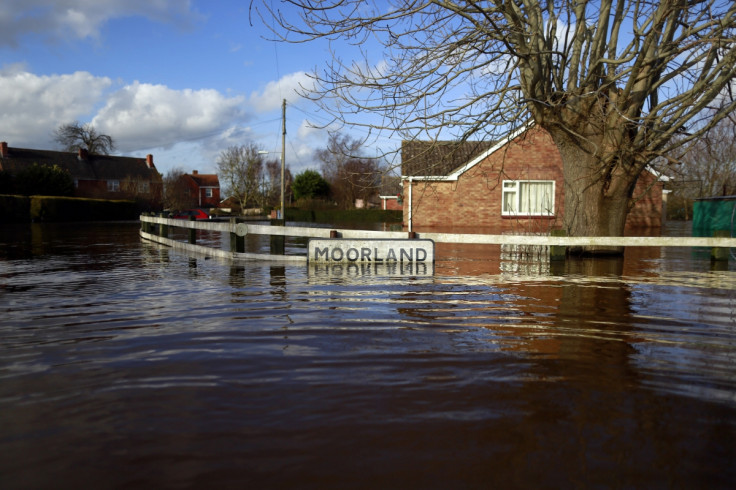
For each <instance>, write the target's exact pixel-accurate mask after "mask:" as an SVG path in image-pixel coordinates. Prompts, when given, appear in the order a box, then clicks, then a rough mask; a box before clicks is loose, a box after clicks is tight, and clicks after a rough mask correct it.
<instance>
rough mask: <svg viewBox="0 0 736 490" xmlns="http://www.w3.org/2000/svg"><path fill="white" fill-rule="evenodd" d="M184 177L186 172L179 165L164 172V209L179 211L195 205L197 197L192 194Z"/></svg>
mask: <svg viewBox="0 0 736 490" xmlns="http://www.w3.org/2000/svg"><path fill="white" fill-rule="evenodd" d="M186 178H187V177H186V173H185V172H184V170H182V169H181V168H179V167H176V168H172V169H171V170H169V171H168V172H167V173H166V175H165V176H164V178H163V181H164V194H163V204H164V209H169V210H172V211H181V210H183V209H187V208H193V207H195V206H196V205H197V198H196V196H193V195H192V193H191V190H190V187H189V186H188V185H187V183H186V181H185V179H186Z"/></svg>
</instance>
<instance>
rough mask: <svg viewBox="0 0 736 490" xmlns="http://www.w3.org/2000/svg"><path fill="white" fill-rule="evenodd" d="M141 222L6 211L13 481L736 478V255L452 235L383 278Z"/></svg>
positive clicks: (2, 456) (635, 484) (4, 421)
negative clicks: (424, 268)
mask: <svg viewBox="0 0 736 490" xmlns="http://www.w3.org/2000/svg"><path fill="white" fill-rule="evenodd" d="M138 230H139V225H138V224H137V223H98V224H84V223H82V224H77V223H75V224H57V225H40V224H35V225H2V228H0V487H2V488H4V489H15V488H320V489H322V488H402V489H403V488H423V489H425V488H453V489H455V488H590V487H599V488H733V486H734V483H735V482H736V442H735V441H736V264H734V261H732V262H731V263H730V264H729V265H728V266H726V267H723V266H721V267H713V266H712V265H711V262H710V260H709V257H708V253H707V251H705V252H703V251H693V250H690V249H680V248H675V249H666V250H665V249H659V248H657V249H644V248H638V249H629V250H627V253H626V255H625V257H624V258H623V259H588V260H573V261H567V262H565V263H562V264H556V263H553V264H551V265H550V264H549V262H546V261H545V260H544V259H543V258H539V257H534V255H533V254H531V255H519V254H516V253H515V252H514V251H509V250H506V249H504V250H502V249H501V248H500V247H490V246H465V245H440V244H438V246H437V254H438V261H437V263H436V264H435V268H434V273H433V274H431V271H430V273H429V274H426V275H425V274H418V275H417V274H416V271H407V272H406V273H405V274H403V275H402V274H400V273H397V274H390V275H389V274H382V273H381V271H370V270H369V271H367V272H366V271H359V270H357V269H356V270H353V271H348V270H327V269H314V268H312V269H310V268H309V267H304V266H283V265H279V264H275V263H261V262H247V263H232V262H227V261H224V260H217V259H205V258H202V257H193V256H187V255H185V254H182V253H179V252H174V251H172V250H170V249H167V248H165V247H161V246H158V245H155V244H152V243H148V242H143V241H141V239H140V238H139V235H138ZM675 231H676V232H677V231H682V230H678V229H676V230H675Z"/></svg>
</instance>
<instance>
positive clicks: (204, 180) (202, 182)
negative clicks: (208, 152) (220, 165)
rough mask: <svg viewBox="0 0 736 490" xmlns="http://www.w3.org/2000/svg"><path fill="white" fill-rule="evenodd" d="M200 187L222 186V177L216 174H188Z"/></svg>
mask: <svg viewBox="0 0 736 490" xmlns="http://www.w3.org/2000/svg"><path fill="white" fill-rule="evenodd" d="M187 175H189V177H191V178H192V180H193V181H194V182H196V183H197V185H198V186H199V187H220V179H218V178H217V175H216V174H199V173H198V174H187Z"/></svg>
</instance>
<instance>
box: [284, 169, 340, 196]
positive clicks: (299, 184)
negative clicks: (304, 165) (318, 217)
mask: <svg viewBox="0 0 736 490" xmlns="http://www.w3.org/2000/svg"><path fill="white" fill-rule="evenodd" d="M291 191H292V192H293V193H294V199H296V200H299V199H315V198H323V197H327V196H328V195H329V194H330V184H328V183H327V181H326V180H325V179H323V178H322V176H321V175H320V174H319V173H318V172H315V171H314V170H305V171H304V172H302V173H300V174H299V175H297V176H296V177H294V182H292V183H291Z"/></svg>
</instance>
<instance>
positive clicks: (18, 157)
mask: <svg viewBox="0 0 736 490" xmlns="http://www.w3.org/2000/svg"><path fill="white" fill-rule="evenodd" d="M34 163H37V164H39V165H49V166H53V165H58V166H59V167H61V168H63V169H66V170H68V171H69V173H70V174H71V175H72V177H73V178H75V179H79V180H123V179H126V178H133V179H135V178H142V179H146V180H160V179H161V176H160V174H159V173H158V172H157V171H156V169H155V168H149V167H148V165H147V164H146V159H145V158H135V157H120V156H109V155H87V156H86V158H80V156H79V154H77V153H69V152H62V151H51V150H33V149H27V148H12V147H8V155H7V157H5V158H2V159H0V165H1V166H2V169H3V170H6V171H8V172H11V173H16V172H18V171H20V170H22V169H24V168H26V167H28V166H30V165H32V164H34Z"/></svg>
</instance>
